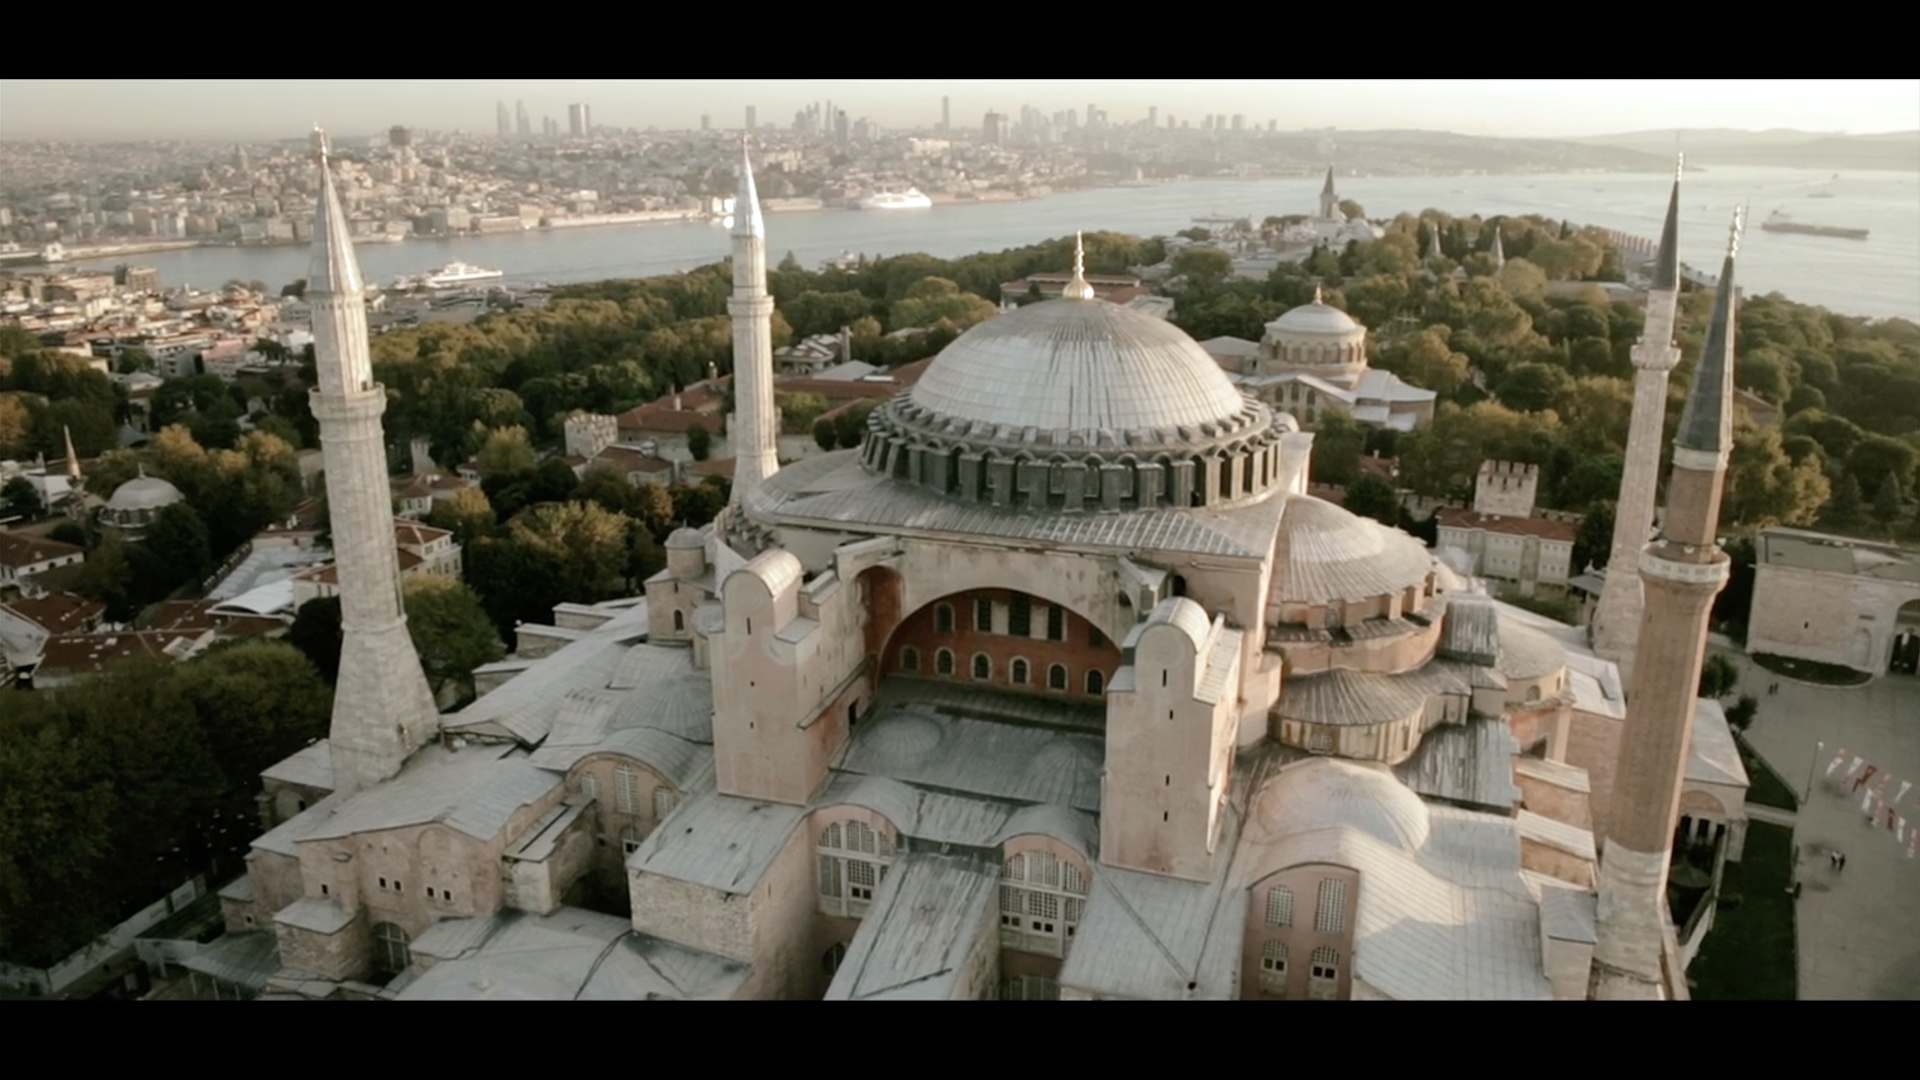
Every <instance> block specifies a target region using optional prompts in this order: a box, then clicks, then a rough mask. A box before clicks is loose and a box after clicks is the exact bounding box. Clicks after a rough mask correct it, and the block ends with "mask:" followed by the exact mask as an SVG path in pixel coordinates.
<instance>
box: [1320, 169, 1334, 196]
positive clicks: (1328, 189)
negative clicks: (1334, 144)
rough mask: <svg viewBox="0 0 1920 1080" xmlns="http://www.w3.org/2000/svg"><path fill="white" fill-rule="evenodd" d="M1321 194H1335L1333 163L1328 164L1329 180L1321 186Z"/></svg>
mask: <svg viewBox="0 0 1920 1080" xmlns="http://www.w3.org/2000/svg"><path fill="white" fill-rule="evenodd" d="M1320 194H1322V195H1332V194H1335V192H1334V190H1333V166H1331V165H1329V166H1327V182H1326V184H1325V185H1323V186H1322V187H1321V188H1320Z"/></svg>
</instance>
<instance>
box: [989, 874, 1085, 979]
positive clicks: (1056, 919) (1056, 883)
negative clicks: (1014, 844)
mask: <svg viewBox="0 0 1920 1080" xmlns="http://www.w3.org/2000/svg"><path fill="white" fill-rule="evenodd" d="M1086 905H1087V875H1086V873H1085V872H1084V871H1082V870H1081V869H1080V868H1079V867H1078V866H1076V865H1074V864H1073V863H1070V862H1064V861H1062V860H1061V859H1059V858H1058V857H1056V856H1055V855H1054V854H1053V853H1052V852H1048V851H1028V852H1022V853H1021V854H1018V855H1014V856H1012V857H1011V858H1009V859H1008V860H1007V865H1006V870H1005V873H1004V874H1002V876H1001V879H1000V944H1001V945H1003V946H1005V947H1007V948H1010V949H1020V950H1022V951H1024V952H1037V953H1045V954H1046V955H1048V956H1065V955H1067V948H1068V947H1069V946H1071V945H1072V944H1073V935H1074V932H1075V931H1076V930H1078V929H1079V927H1080V916H1081V914H1082V913H1083V912H1084V911H1085V910H1086Z"/></svg>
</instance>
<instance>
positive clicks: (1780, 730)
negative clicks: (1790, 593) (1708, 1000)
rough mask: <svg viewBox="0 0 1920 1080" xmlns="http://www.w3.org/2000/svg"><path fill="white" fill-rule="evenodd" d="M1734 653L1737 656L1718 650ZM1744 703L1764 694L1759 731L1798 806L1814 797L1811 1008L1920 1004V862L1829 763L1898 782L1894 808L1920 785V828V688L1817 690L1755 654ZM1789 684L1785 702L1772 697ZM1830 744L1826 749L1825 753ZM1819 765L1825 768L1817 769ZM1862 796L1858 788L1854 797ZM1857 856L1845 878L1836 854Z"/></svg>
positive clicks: (1745, 664)
mask: <svg viewBox="0 0 1920 1080" xmlns="http://www.w3.org/2000/svg"><path fill="white" fill-rule="evenodd" d="M1716 651H1726V650H1716ZM1727 655H1728V656H1729V657H1730V658H1732V659H1733V660H1734V661H1736V662H1737V663H1739V664H1740V668H1741V674H1740V685H1739V687H1738V691H1737V692H1738V693H1742V694H1752V695H1753V696H1754V697H1755V698H1757V699H1758V700H1759V702H1760V711H1759V713H1758V715H1757V717H1756V718H1755V720H1754V722H1753V726H1752V727H1751V728H1749V729H1748V731H1747V738H1748V741H1749V742H1751V743H1752V744H1753V747H1754V749H1756V750H1758V751H1759V752H1760V753H1761V755H1762V756H1764V757H1765V758H1766V759H1767V760H1768V761H1769V762H1771V763H1772V764H1773V766H1774V768H1776V769H1778V770H1780V772H1781V774H1782V775H1783V776H1784V777H1785V778H1786V780H1787V783H1789V784H1790V785H1792V786H1793V788H1794V790H1795V792H1796V794H1799V795H1801V797H1803V798H1805V797H1806V792H1807V777H1808V770H1809V768H1810V767H1811V768H1812V776H1813V783H1812V796H1811V798H1809V799H1808V801H1807V802H1806V803H1805V805H1803V806H1802V807H1801V808H1800V814H1799V823H1798V827H1797V828H1796V829H1795V831H1794V842H1795V843H1796V844H1797V845H1799V848H1800V865H1799V868H1798V874H1799V878H1800V881H1801V883H1802V887H1801V893H1800V902H1799V919H1798V923H1799V950H1800V998H1801V1000H1803V1001H1915V1000H1920V917H1916V915H1917V913H1920V858H1915V859H1908V858H1907V851H1906V845H1904V844H1901V843H1899V842H1897V841H1896V840H1895V838H1894V834H1893V833H1890V832H1888V831H1887V830H1886V829H1885V828H1884V827H1879V828H1876V827H1872V826H1869V825H1868V824H1867V822H1866V818H1865V816H1864V815H1862V814H1861V812H1860V796H1859V795H1858V794H1848V793H1847V792H1844V791H1843V790H1842V786H1841V784H1840V782H1839V780H1840V774H1841V773H1844V772H1845V770H1846V765H1845V763H1842V765H1841V768H1840V769H1838V770H1836V771H1835V774H1834V778H1833V779H1832V780H1829V779H1827V778H1826V776H1825V775H1824V774H1825V771H1826V767H1827V763H1828V762H1829V761H1831V760H1833V755H1834V753H1835V751H1836V750H1838V749H1839V748H1841V747H1845V748H1846V750H1847V753H1848V756H1849V759H1851V757H1852V755H1854V754H1858V755H1860V756H1861V757H1864V758H1866V759H1867V760H1868V761H1870V762H1872V763H1873V764H1875V765H1877V766H1879V767H1880V769H1881V770H1882V771H1887V772H1891V773H1892V774H1893V777H1894V779H1893V781H1892V784H1891V785H1890V786H1889V787H1887V788H1886V789H1885V794H1886V795H1887V797H1888V798H1891V797H1893V795H1894V794H1895V792H1897V791H1898V790H1899V783H1900V781H1902V780H1911V781H1913V782H1914V788H1913V789H1912V790H1909V791H1908V792H1907V797H1906V799H1905V800H1904V805H1903V808H1902V809H1901V811H1900V812H1901V813H1904V814H1905V815H1906V818H1907V825H1908V827H1909V828H1914V827H1920V802H1917V801H1916V795H1917V794H1920V678H1915V677H1913V676H1910V675H1886V676H1881V677H1879V678H1876V679H1874V680H1873V681H1872V682H1870V683H1868V684H1867V685H1865V686H1861V687H1854V688H1848V689H1843V688H1838V687H1826V686H1814V685H1810V684H1807V683H1799V682H1794V681H1793V680H1791V679H1787V678H1784V677H1779V676H1775V675H1773V674H1772V673H1770V672H1768V671H1767V670H1766V669H1764V668H1762V667H1760V666H1759V665H1757V664H1754V663H1753V662H1752V661H1750V660H1749V659H1748V658H1747V657H1746V656H1745V655H1744V654H1741V653H1738V652H1730V651H1729V652H1727ZM1775 681H1778V682H1779V684H1780V692H1779V693H1778V694H1775V695H1768V694H1767V686H1768V685H1769V684H1770V683H1772V682H1775ZM1817 743H1825V749H1824V750H1819V749H1817V745H1816V744H1817ZM1816 754H1817V755H1818V756H1817V759H1816ZM1849 788H1850V785H1849ZM1835 849H1837V850H1839V851H1842V852H1845V853H1846V856H1847V864H1846V869H1845V870H1842V871H1838V872H1836V871H1834V870H1833V869H1832V867H1831V865H1830V864H1829V862H1828V858H1827V853H1828V852H1829V851H1831V850H1835Z"/></svg>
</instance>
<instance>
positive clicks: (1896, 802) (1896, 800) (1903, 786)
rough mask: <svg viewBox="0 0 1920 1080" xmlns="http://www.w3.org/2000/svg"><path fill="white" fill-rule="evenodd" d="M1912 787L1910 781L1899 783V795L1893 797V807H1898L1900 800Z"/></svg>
mask: <svg viewBox="0 0 1920 1080" xmlns="http://www.w3.org/2000/svg"><path fill="white" fill-rule="evenodd" d="M1912 786H1913V781H1911V780H1902V781H1900V794H1898V795H1895V796H1894V797H1893V803H1894V805H1895V806H1898V805H1900V800H1901V799H1904V798H1906V797H1907V789H1908V788H1910V787H1912Z"/></svg>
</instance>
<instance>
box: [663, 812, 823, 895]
mask: <svg viewBox="0 0 1920 1080" xmlns="http://www.w3.org/2000/svg"><path fill="white" fill-rule="evenodd" d="M806 813H807V812H806V811H805V810H804V809H802V808H801V807H798V806H784V805H781V804H779V803H768V802H756V801H754V800H751V799H741V798H736V797H735V796H732V795H722V794H720V792H719V791H718V789H716V788H713V787H711V786H704V787H703V790H702V791H701V792H700V793H699V794H697V795H695V796H694V797H693V798H692V799H691V800H689V801H688V802H686V803H684V804H682V805H681V807H680V808H679V809H678V810H676V811H675V812H674V815H673V825H672V827H671V828H664V827H663V828H658V829H655V830H653V832H651V833H649V834H648V835H647V838H646V839H645V840H643V841H641V843H640V847H639V849H638V850H636V851H635V852H634V853H633V854H632V855H629V856H628V857H627V867H628V868H629V869H631V870H638V871H640V872H642V873H648V874H658V875H660V876H661V877H668V878H673V879H675V880H677V881H685V882H689V883H691V884H694V885H701V886H705V887H706V888H709V889H715V890H718V891H720V892H724V893H730V894H734V895H742V894H745V893H746V892H748V891H749V890H751V889H752V888H753V887H754V886H755V885H758V884H759V883H760V877H761V875H763V874H765V873H766V872H767V867H768V866H769V865H771V864H772V862H773V859H774V856H776V855H778V854H780V849H781V848H783V847H785V846H786V843H787V838H788V837H790V836H792V835H793V830H794V829H795V828H796V827H798V826H799V824H800V821H801V819H802V818H804V817H806Z"/></svg>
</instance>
